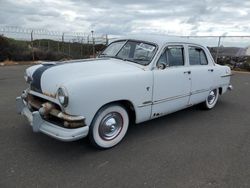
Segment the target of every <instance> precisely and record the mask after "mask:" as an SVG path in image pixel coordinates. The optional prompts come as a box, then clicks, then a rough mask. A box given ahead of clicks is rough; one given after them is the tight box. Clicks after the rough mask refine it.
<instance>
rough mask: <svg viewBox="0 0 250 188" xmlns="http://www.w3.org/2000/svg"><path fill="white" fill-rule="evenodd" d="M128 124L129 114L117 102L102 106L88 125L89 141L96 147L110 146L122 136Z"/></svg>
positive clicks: (116, 142)
mask: <svg viewBox="0 0 250 188" xmlns="http://www.w3.org/2000/svg"><path fill="white" fill-rule="evenodd" d="M128 125H129V116H128V113H127V111H126V109H125V108H124V107H122V106H120V105H118V104H113V105H107V106H104V107H103V108H101V109H100V110H99V111H98V113H97V114H96V115H95V118H94V119H93V122H92V124H91V126H90V133H89V138H90V141H91V143H92V144H93V145H94V146H96V147H98V148H103V149H105V148H111V147H113V146H115V145H117V144H118V143H119V142H120V141H121V140H122V139H123V138H124V136H125V134H126V132H127V130H128Z"/></svg>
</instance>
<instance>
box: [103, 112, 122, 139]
mask: <svg viewBox="0 0 250 188" xmlns="http://www.w3.org/2000/svg"><path fill="white" fill-rule="evenodd" d="M122 126H123V119H122V116H121V115H120V114H119V113H117V112H112V113H109V114H107V115H106V116H105V117H104V118H103V119H102V121H101V123H100V126H99V135H100V137H101V138H102V139H104V140H113V139H114V138H115V137H117V136H118V135H119V134H120V132H121V130H122Z"/></svg>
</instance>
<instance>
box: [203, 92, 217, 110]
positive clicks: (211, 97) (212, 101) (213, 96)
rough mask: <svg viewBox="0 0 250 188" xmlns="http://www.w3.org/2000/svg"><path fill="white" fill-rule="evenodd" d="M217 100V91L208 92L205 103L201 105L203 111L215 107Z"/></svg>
mask: <svg viewBox="0 0 250 188" xmlns="http://www.w3.org/2000/svg"><path fill="white" fill-rule="evenodd" d="M218 98H219V90H218V89H213V90H211V91H209V94H208V96H207V98H206V101H205V102H204V103H203V104H202V106H203V107H204V108H205V109H207V110H210V109H212V108H214V107H215V105H216V103H217V101H218Z"/></svg>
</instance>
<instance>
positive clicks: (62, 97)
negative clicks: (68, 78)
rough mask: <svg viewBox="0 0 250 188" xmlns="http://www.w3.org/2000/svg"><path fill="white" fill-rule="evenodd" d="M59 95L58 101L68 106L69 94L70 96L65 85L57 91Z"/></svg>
mask: <svg viewBox="0 0 250 188" xmlns="http://www.w3.org/2000/svg"><path fill="white" fill-rule="evenodd" d="M57 97H58V101H59V103H60V104H61V105H62V106H64V107H66V106H67V105H68V102H69V96H68V93H67V91H66V89H65V88H63V87H60V88H59V89H58V91H57Z"/></svg>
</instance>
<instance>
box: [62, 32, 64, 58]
mask: <svg viewBox="0 0 250 188" xmlns="http://www.w3.org/2000/svg"><path fill="white" fill-rule="evenodd" d="M62 53H64V33H63V34H62Z"/></svg>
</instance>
